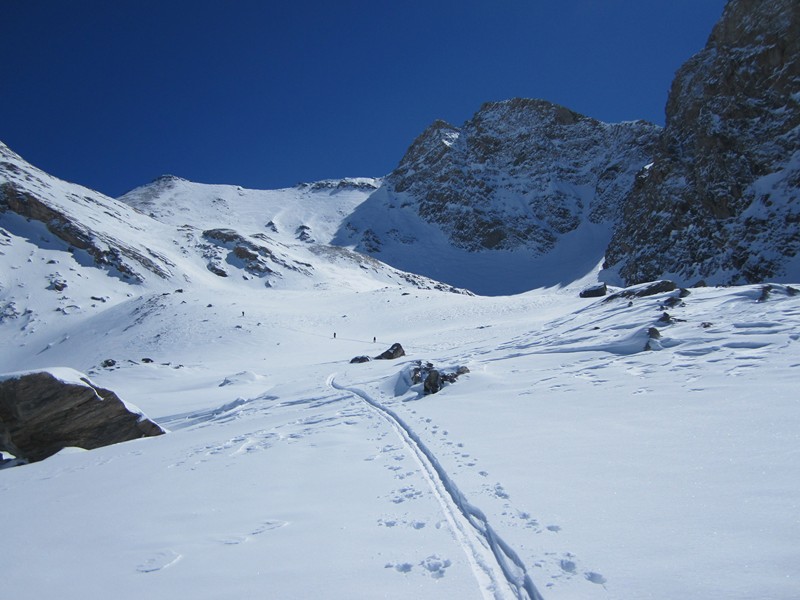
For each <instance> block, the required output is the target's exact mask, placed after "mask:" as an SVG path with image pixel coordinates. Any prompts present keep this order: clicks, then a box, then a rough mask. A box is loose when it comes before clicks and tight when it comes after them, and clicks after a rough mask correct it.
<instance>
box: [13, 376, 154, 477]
mask: <svg viewBox="0 0 800 600" xmlns="http://www.w3.org/2000/svg"><path fill="white" fill-rule="evenodd" d="M163 433H165V432H164V430H163V429H162V428H161V427H159V426H158V425H156V424H155V423H154V422H152V421H150V420H149V419H148V418H147V417H146V416H145V415H144V414H142V413H141V412H139V411H138V409H136V408H135V407H133V406H129V405H126V404H125V403H124V402H123V401H122V400H120V399H119V397H118V396H117V395H116V394H115V393H114V392H112V391H110V390H106V389H103V388H100V387H97V386H95V385H94V384H93V383H91V382H90V381H89V379H88V378H87V377H86V376H85V375H83V374H82V373H79V372H77V371H74V370H72V369H66V368H59V369H51V370H49V371H29V372H22V373H11V374H6V375H0V450H2V451H4V452H8V453H10V454H13V455H14V456H16V457H17V458H18V459H24V460H27V461H29V462H35V461H39V460H44V459H45V458H47V457H49V456H52V455H53V454H55V453H56V452H58V451H60V450H62V449H63V448H66V447H69V446H77V447H79V448H85V449H87V450H91V449H94V448H100V447H101V446H108V445H110V444H116V443H119V442H126V441H129V440H134V439H137V438H141V437H149V436H155V435H161V434H163Z"/></svg>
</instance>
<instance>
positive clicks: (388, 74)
mask: <svg viewBox="0 0 800 600" xmlns="http://www.w3.org/2000/svg"><path fill="white" fill-rule="evenodd" d="M724 5H725V0H558V1H549V0H441V1H437V0H395V1H388V0H387V1H384V0H371V1H366V0H360V1H359V0H337V1H335V2H332V1H325V2H322V1H303V0H295V1H292V2H290V1H288V0H286V1H280V2H279V1H275V0H273V1H268V0H186V1H183V0H180V1H178V0H174V1H173V0H159V1H152V0H135V1H134V0H70V1H64V0H2V6H1V7H0V140H2V141H3V142H5V143H6V144H8V145H9V146H10V147H11V148H12V149H13V150H15V151H16V152H18V153H19V154H21V155H22V156H23V157H24V158H26V159H27V160H28V161H29V162H31V163H33V164H35V165H36V166H38V167H40V168H42V169H44V170H45V171H48V172H50V173H52V174H54V175H57V176H58V177H61V178H62V179H67V180H69V181H74V182H77V183H81V184H84V185H87V186H89V187H92V188H94V189H97V190H100V191H102V192H105V193H107V194H109V195H112V196H117V195H120V194H122V193H124V192H125V191H127V190H129V189H131V188H133V187H135V186H137V185H140V184H143V183H146V182H148V181H150V180H152V179H153V178H154V177H157V176H158V175H160V174H162V173H172V174H175V175H180V176H182V177H185V178H187V179H191V180H193V181H202V182H207V183H235V184H239V185H243V186H245V187H252V188H276V187H286V186H291V185H294V184H295V183H297V182H299V181H314V180H318V179H324V178H335V177H345V176H381V175H384V174H386V173H388V172H389V171H391V170H392V169H393V168H394V167H395V166H396V165H397V163H398V161H399V160H400V158H401V157H402V156H403V153H404V152H405V150H406V149H407V148H408V146H409V144H410V143H411V142H412V141H413V140H414V138H415V137H416V136H417V135H418V134H419V133H421V131H422V130H423V129H424V128H425V127H426V126H427V125H428V124H430V123H431V122H432V121H433V120H434V119H437V118H442V119H445V120H447V121H449V122H451V123H453V124H454V125H460V124H462V123H463V122H464V121H465V120H467V119H469V118H470V117H471V116H472V114H473V113H474V112H475V111H476V110H478V108H479V107H480V105H481V104H482V103H483V102H485V101H488V100H503V99H506V98H511V97H515V96H523V97H530V98H544V99H546V100H550V101H553V102H557V103H559V104H563V105H565V106H567V107H569V108H571V109H573V110H576V111H578V112H582V113H584V114H587V115H589V116H592V117H595V118H598V119H601V120H604V121H609V122H612V121H622V120H632V119H639V118H642V119H647V120H650V121H653V122H656V123H659V124H663V120H664V117H663V113H664V104H665V102H666V98H667V92H668V90H669V85H670V82H671V80H672V77H673V74H674V72H675V70H676V69H677V68H678V67H679V66H680V65H681V64H682V63H683V62H684V61H685V60H686V59H687V58H689V57H690V56H691V55H692V54H694V53H696V52H697V51H699V50H700V49H702V47H703V46H704V45H705V42H706V40H707V38H708V35H709V33H710V32H711V28H712V26H713V25H714V23H715V22H716V21H717V19H718V18H719V16H720V15H721V13H722V9H723V7H724Z"/></svg>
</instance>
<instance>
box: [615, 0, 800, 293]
mask: <svg viewBox="0 0 800 600" xmlns="http://www.w3.org/2000/svg"><path fill="white" fill-rule="evenodd" d="M798 90H800V3H798V2H797V0H770V1H764V0H731V1H730V2H729V3H728V5H727V6H726V7H725V11H724V13H723V15H722V18H721V20H720V21H719V23H717V25H716V26H715V27H714V30H713V32H712V33H711V36H710V37H709V40H708V43H707V45H706V47H705V49H703V50H702V51H701V52H700V53H699V54H697V55H695V56H694V57H692V58H691V59H689V61H687V62H686V64H684V65H683V66H682V67H681V69H680V70H679V71H678V73H677V74H676V77H675V80H674V82H673V84H672V89H671V90H670V94H669V99H668V101H667V107H666V117H667V120H666V127H665V129H664V131H663V134H662V136H661V139H660V141H659V144H658V148H657V150H656V153H655V156H654V162H653V164H652V166H650V167H649V168H648V169H646V170H643V171H642V173H641V174H640V175H639V177H638V178H637V180H636V183H635V185H634V188H633V191H632V192H631V193H630V195H629V196H628V197H627V198H626V200H625V202H624V204H623V215H622V221H621V224H620V226H619V227H618V228H617V230H616V231H615V233H614V236H613V238H612V240H611V243H610V245H609V247H608V250H607V253H606V265H605V266H606V267H607V268H609V269H611V271H609V273H608V275H609V278H613V277H615V274H616V275H618V276H619V278H620V279H621V280H622V282H624V283H625V284H627V285H630V284H633V283H639V282H643V281H650V280H653V279H657V278H659V277H662V276H663V274H665V273H670V274H671V275H670V276H671V277H677V278H678V279H679V281H681V282H682V283H684V284H687V285H691V284H694V283H696V282H697V281H698V280H700V279H704V280H705V281H707V282H708V283H709V284H741V283H752V282H759V281H764V280H765V279H771V278H775V277H780V276H783V275H787V276H789V277H791V276H792V275H793V274H792V273H786V271H785V269H786V266H787V264H788V263H789V261H790V259H791V258H792V257H794V256H796V255H797V254H798V252H799V251H800V160H798V151H799V150H800V94H798Z"/></svg>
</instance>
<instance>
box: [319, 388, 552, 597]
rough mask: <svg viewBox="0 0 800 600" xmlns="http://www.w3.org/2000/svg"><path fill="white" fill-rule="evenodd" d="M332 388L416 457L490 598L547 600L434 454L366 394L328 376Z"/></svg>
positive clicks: (402, 421) (413, 432)
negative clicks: (354, 400) (359, 404)
mask: <svg viewBox="0 0 800 600" xmlns="http://www.w3.org/2000/svg"><path fill="white" fill-rule="evenodd" d="M327 384H328V386H330V387H332V388H334V389H336V390H340V391H344V392H349V393H350V394H353V395H355V396H357V397H358V398H360V399H361V400H363V401H364V402H365V403H366V405H367V406H368V407H370V409H371V410H372V411H373V412H374V413H376V414H377V415H378V416H380V417H382V418H383V419H384V420H385V421H387V422H388V424H389V425H390V426H391V427H392V429H394V431H395V433H397V435H398V437H399V438H400V439H401V440H402V442H403V445H404V446H405V448H406V449H407V450H408V451H409V453H410V454H411V455H412V456H413V457H414V459H415V461H416V462H417V464H418V466H419V467H420V471H421V474H422V476H423V477H424V478H425V480H426V481H427V482H428V485H429V486H430V489H431V491H432V493H433V495H434V497H436V499H437V500H438V501H439V504H440V505H441V507H442V510H443V512H444V514H445V516H446V518H447V521H448V523H449V524H450V527H451V529H452V531H453V533H454V535H455V537H456V539H457V541H458V543H459V545H460V546H461V548H462V549H463V550H464V552H465V554H466V556H467V559H468V561H469V563H470V567H471V568H472V572H473V574H474V575H475V578H476V579H477V581H478V584H479V586H480V588H481V592H482V593H483V596H484V598H486V599H487V600H507V599H508V600H543V599H542V596H541V594H539V592H538V590H537V589H536V586H535V585H534V584H533V581H532V580H531V578H530V576H529V575H528V572H527V569H526V568H525V565H524V563H523V562H522V559H521V558H520V557H519V555H518V554H517V553H516V552H515V551H514V549H513V548H511V547H510V546H509V545H508V544H507V543H506V542H505V541H504V540H503V539H502V538H501V537H500V536H499V535H498V534H497V532H496V531H495V530H494V528H493V527H492V526H491V525H490V524H489V520H488V518H487V517H486V514H485V513H484V512H483V511H482V510H481V509H479V508H478V507H476V506H474V505H472V504H470V503H469V501H468V500H467V499H466V497H465V496H464V494H463V493H462V492H461V491H460V490H459V489H458V487H457V486H456V484H455V482H453V480H452V479H451V478H450V476H449V475H448V474H447V472H446V471H445V469H444V468H443V467H442V465H441V463H440V462H439V460H438V459H437V458H436V456H435V455H434V454H433V452H432V451H431V450H430V449H429V448H428V447H427V446H426V445H425V443H424V442H423V441H422V440H421V439H420V437H419V436H418V435H417V433H416V432H415V431H414V430H413V428H412V427H411V426H409V425H408V424H407V423H406V422H405V421H404V420H403V419H402V418H401V417H400V416H399V415H398V414H397V413H396V412H394V411H393V410H392V409H390V408H388V407H386V406H384V405H383V404H381V403H380V402H378V401H377V400H375V399H374V398H373V397H372V396H370V395H369V394H367V393H366V392H365V391H363V390H361V389H358V388H355V387H349V386H344V385H340V384H338V383H337V382H336V375H335V374H332V375H330V376H329V377H328V381H327Z"/></svg>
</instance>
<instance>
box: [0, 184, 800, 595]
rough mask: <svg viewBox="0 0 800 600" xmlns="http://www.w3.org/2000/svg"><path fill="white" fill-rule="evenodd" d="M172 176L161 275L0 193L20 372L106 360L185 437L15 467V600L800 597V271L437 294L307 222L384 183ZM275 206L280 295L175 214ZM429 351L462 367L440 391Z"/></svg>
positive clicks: (13, 366) (120, 381)
mask: <svg viewBox="0 0 800 600" xmlns="http://www.w3.org/2000/svg"><path fill="white" fill-rule="evenodd" d="M173 182H174V183H173V185H174V186H175V188H174V189H175V190H176V191H175V192H174V193H175V194H176V195H174V196H173V197H171V198H172V199H171V200H170V201H169V202H165V203H164V205H163V206H160V205H150V206H149V207H148V208H147V210H145V211H144V213H135V214H136V215H137V216H136V217H134V218H133V223H132V224H131V226H132V227H133V226H135V227H136V229H135V231H136V234H135V236H136V239H137V243H138V244H140V245H141V246H143V247H153V248H160V249H161V250H160V251H161V252H163V255H164V257H166V258H167V259H168V260H169V261H170V262H171V263H172V265H173V266H172V267H171V268H170V271H171V273H172V275H171V278H170V279H167V280H163V279H161V278H159V277H152V276H148V277H147V278H146V281H145V282H144V283H142V284H141V285H131V284H128V283H125V282H123V281H120V280H119V279H118V278H115V277H109V276H108V274H107V273H106V272H105V271H103V270H100V269H97V268H94V267H92V266H89V265H85V264H79V263H78V262H76V261H75V259H74V258H73V255H72V254H70V253H69V252H67V251H66V249H65V248H63V247H62V246H61V245H59V244H58V243H56V242H54V241H53V236H52V235H50V234H49V233H48V232H47V231H46V230H44V229H43V228H40V229H36V228H33V227H30V228H29V229H26V230H25V231H26V233H25V235H21V234H19V233H18V232H19V231H20V227H19V225H20V223H17V222H15V221H14V220H13V217H12V216H11V215H10V214H8V213H4V214H2V215H0V227H1V228H2V235H3V237H2V238H0V242H2V240H3V239H7V240H8V243H5V242H2V245H0V273H1V274H2V276H1V277H0V308H3V307H9V306H12V305H13V307H14V310H13V311H11V310H10V309H8V310H2V311H0V314H1V315H4V316H3V317H2V318H1V319H0V336H2V339H3V342H4V344H3V347H2V350H0V373H17V372H19V371H29V370H33V369H44V368H46V369H48V370H50V371H51V372H55V373H60V374H61V375H60V376H61V377H68V378H73V379H74V378H75V377H77V378H78V379H80V377H82V375H81V374H86V375H88V376H89V377H90V378H91V380H92V381H93V382H96V383H97V384H98V385H100V386H102V387H104V388H107V389H110V390H113V391H115V392H116V393H117V394H118V395H119V396H120V397H121V398H125V399H126V400H129V401H131V402H134V403H135V404H136V405H137V406H139V407H140V408H141V409H142V410H143V411H144V412H145V413H146V414H147V415H148V416H149V417H150V418H152V419H153V420H155V421H156V422H157V423H158V424H159V425H161V426H162V427H164V428H165V429H167V430H169V432H170V433H168V434H167V435H163V436H158V437H153V438H146V439H140V440H135V441H132V442H128V443H124V444H118V445H114V446H109V447H105V448H100V449H97V450H92V451H86V452H80V451H69V450H67V451H62V452H61V453H59V454H58V455H56V456H54V457H51V458H49V459H47V460H45V461H42V462H38V463H34V464H30V465H25V466H19V467H14V468H6V469H3V470H2V472H0V495H2V498H3V507H4V511H5V514H6V519H4V523H3V541H4V547H5V549H6V551H5V552H4V554H3V560H2V561H0V580H2V582H3V593H4V597H5V596H7V597H9V598H47V597H53V596H56V595H58V596H59V597H61V598H65V599H66V600H69V599H72V598H75V599H77V598H87V597H88V598H106V597H109V596H113V597H115V598H120V599H123V600H124V599H126V598H131V599H133V598H142V597H148V598H153V599H155V600H158V599H168V598H176V597H192V598H197V599H203V598H209V599H211V598H214V599H218V598H252V597H266V598H326V599H332V600H337V599H348V600H350V599H354V598H364V599H368V598H369V599H372V598H398V599H399V598H404V599H405V598H419V599H425V598H430V599H440V598H458V599H471V598H474V599H476V600H479V599H495V598H497V599H502V598H529V597H530V598H536V597H538V596H539V595H541V597H542V598H545V599H546V600H578V599H580V600H587V599H588V600H592V599H601V598H602V599H620V600H626V599H630V598H653V599H664V600H667V599H672V598H703V599H710V600H717V599H719V600H722V599H724V600H750V599H752V598H770V599H772V600H790V599H794V598H796V597H797V590H798V589H800V588H799V587H798V578H800V546H799V545H798V544H797V540H798V539H800V518H798V515H800V510H799V509H800V483H798V482H800V460H798V448H800V443H799V442H800V405H798V402H800V401H799V400H798V396H797V384H796V382H797V376H798V368H800V345H798V342H799V341H800V333H799V332H800V295H797V294H793V292H792V288H789V287H786V286H780V285H775V286H773V288H772V290H771V292H770V293H769V294H768V295H766V296H765V295H764V294H763V290H762V287H761V286H744V287H730V288H698V289H693V290H691V294H690V295H689V296H687V297H685V298H683V299H682V301H683V303H684V304H683V305H682V304H680V303H678V304H677V305H676V306H674V307H670V306H667V305H666V304H664V303H665V302H666V301H667V300H668V299H669V298H671V297H674V296H676V295H677V293H678V291H677V290H676V291H675V292H670V293H666V294H659V295H655V296H650V297H645V298H633V299H628V298H625V299H617V300H611V301H605V300H604V299H603V298H598V299H580V298H578V295H577V292H578V291H579V290H580V289H582V287H583V285H585V284H586V283H589V282H590V281H592V278H593V277H594V281H596V271H597V265H595V264H594V262H593V261H594V260H596V259H595V258H593V259H592V261H589V260H588V259H586V264H584V263H581V262H580V260H579V259H580V258H581V257H579V256H575V257H573V258H574V259H575V261H576V262H575V267H574V268H573V267H570V268H571V269H572V270H573V271H575V272H579V273H580V272H581V271H582V272H585V273H586V276H585V277H581V278H580V279H579V280H578V281H564V282H561V281H560V278H559V276H558V275H559V274H558V273H556V272H553V273H543V274H541V276H542V277H544V278H547V279H549V280H552V281H554V282H556V284H554V285H553V286H550V287H548V288H541V289H536V290H532V291H528V292H526V293H522V294H518V295H512V296H492V297H484V296H469V295H463V294H454V293H450V292H446V291H442V290H436V289H419V288H416V287H413V286H411V285H410V284H408V283H407V282H405V280H403V279H402V278H399V277H397V275H396V272H395V271H392V270H390V269H389V268H388V267H383V266H381V265H380V264H379V263H377V262H376V261H373V262H372V263H366V262H365V263H363V265H364V267H362V266H360V265H359V263H358V262H357V261H355V260H351V259H345V258H342V257H341V256H340V255H338V254H337V256H339V258H337V259H335V260H334V259H331V258H330V256H328V255H327V254H314V253H313V252H310V251H307V250H306V249H307V248H308V244H307V243H305V242H301V241H299V240H296V239H294V232H295V228H296V226H297V225H298V224H301V223H305V224H309V226H310V227H311V228H312V230H313V235H314V236H315V237H316V239H317V244H318V250H319V248H324V246H323V245H324V244H325V243H327V242H328V241H330V240H329V236H332V235H334V232H336V231H337V230H338V229H339V226H340V225H341V223H342V222H343V221H344V220H345V218H347V217H348V216H349V215H350V214H351V213H352V211H355V210H356V209H357V207H358V206H360V204H359V203H360V202H363V201H364V200H365V198H366V197H367V196H368V194H369V192H368V191H365V190H361V191H356V190H355V189H354V188H352V189H351V188H348V189H344V188H343V189H340V190H339V191H338V192H337V193H334V192H333V191H332V189H335V188H326V189H318V190H316V191H315V190H312V189H311V188H309V187H299V188H297V189H295V190H294V191H291V190H285V191H281V192H280V193H277V192H276V193H275V194H274V195H273V196H270V194H256V193H255V192H253V193H252V194H251V192H250V191H248V190H238V189H237V188H235V187H231V186H220V188H219V189H214V190H213V191H212V192H211V193H210V195H208V196H202V194H205V193H206V192H207V191H208V188H203V187H201V186H199V184H191V183H190V182H182V181H179V180H177V181H176V180H173ZM48 184H49V185H51V186H52V187H51V188H49V189H50V190H51V192H52V193H53V194H56V192H57V190H56V191H53V190H55V188H57V187H58V185H59V184H58V183H57V182H55V181H50V180H48ZM194 186H197V188H196V189H195V192H197V194H200V196H199V197H200V199H201V200H202V199H203V198H206V199H209V198H213V197H217V196H220V197H224V198H225V199H226V201H227V202H228V205H227V206H228V208H227V209H226V210H220V209H219V208H218V207H216V206H215V204H214V203H213V202H212V201H211V200H209V201H208V202H206V201H205V200H203V201H200V200H198V201H197V203H196V204H194V205H193V204H192V203H193V200H192V198H195V199H196V198H197V197H198V196H192V194H190V193H189V190H190V188H193V187H194ZM180 190H183V192H181V191H180ZM204 190H205V191H204ZM178 192H180V193H178ZM184 192H185V194H184ZM240 193H241V194H242V195H241V196H240V195H239V194H240ZM87 194H88V193H87ZM181 194H184V195H181ZM84 195H86V194H84ZM270 197H271V198H272V199H270ZM293 198H295V199H297V204H298V207H299V208H298V209H297V212H294V211H293V210H292V205H291V202H293ZM95 199H96V200H97V201H98V202H101V203H103V202H105V200H104V199H103V198H97V197H96V198H95ZM76 202H77V201H76ZM65 205H66V204H65ZM76 206H79V205H78V204H69V205H68V208H70V210H73V211H77V210H78V209H77V208H76ZM112 206H114V207H116V210H117V212H116V213H114V216H113V218H112V217H109V218H108V219H106V218H105V217H103V216H102V215H103V213H102V211H100V212H98V214H96V215H94V216H95V218H96V219H97V220H98V227H102V228H105V229H106V230H109V231H112V232H113V233H114V237H116V238H119V239H123V240H124V239H130V236H131V235H132V234H131V233H130V228H129V227H128V226H126V225H125V218H127V217H126V216H125V215H127V214H128V213H127V212H126V210H127V209H126V208H125V205H124V204H122V203H116V202H114V203H112ZM259 206H260V208H259ZM192 207H193V209H192V210H183V209H184V208H190V209H191V208H192ZM85 210H87V211H88V209H85ZM146 212H153V214H154V215H156V217H158V218H160V219H162V220H159V221H156V220H154V219H152V218H151V217H148V216H146V214H145V213H146ZM162 213H163V214H162ZM226 215H227V216H226ZM123 217H125V218H123ZM240 218H246V219H248V220H247V221H246V222H245V224H244V225H242V224H241V223H240V222H238V219H240ZM151 221H152V223H151ZM269 221H273V222H274V223H276V224H277V229H278V233H275V232H272V233H271V235H274V240H273V241H274V246H273V247H275V248H278V247H280V248H281V251H283V252H284V253H285V254H286V256H287V257H289V258H292V259H294V258H296V259H298V260H305V261H307V262H308V263H309V264H311V265H312V267H313V268H311V269H310V270H309V272H310V274H307V275H301V274H286V276H285V277H283V278H282V279H279V280H277V281H276V285H275V286H274V287H272V288H269V289H268V288H266V287H265V286H264V285H263V284H262V283H261V282H257V281H256V282H255V283H254V280H253V279H245V278H244V277H242V276H241V272H239V271H234V270H233V269H234V267H231V276H229V277H227V278H220V277H217V276H215V275H213V274H212V273H210V272H209V271H208V270H207V269H206V268H205V267H204V263H203V262H202V260H201V259H200V256H199V255H198V254H197V253H196V252H195V248H194V247H193V246H192V245H191V244H189V243H188V242H185V241H184V238H182V237H180V235H178V234H176V233H175V231H176V229H175V228H176V227H180V226H182V225H184V224H186V223H188V224H189V225H190V226H191V227H195V228H197V229H208V228H211V227H228V226H230V227H232V228H234V229H236V230H237V231H239V233H242V234H246V235H249V234H252V233H253V232H256V231H265V232H267V233H270V232H269V231H267V230H266V229H264V225H265V224H266V223H268V222H269ZM112 223H113V225H112ZM27 225H30V224H27ZM34 230H35V231H34ZM166 232H172V233H171V234H170V235H172V236H173V237H171V238H165V237H161V236H163V235H165V233H166ZM41 236H45V237H47V238H48V239H49V240H50V242H49V243H45V242H42V241H41V239H40V237H41ZM173 240H174V241H173ZM40 242H41V243H40ZM331 252H333V253H335V252H336V251H331ZM351 258H352V257H351ZM51 261H56V262H55V263H52V262H51ZM365 267H366V268H365ZM557 267H558V265H556V264H553V265H550V266H547V268H548V269H553V270H555V269H557ZM578 267H580V268H578ZM575 269H577V271H576V270H575ZM55 273H58V274H59V275H60V276H61V277H62V278H63V279H64V280H65V282H66V283H67V287H66V288H65V289H63V290H62V291H56V290H53V289H47V288H48V282H49V277H51V276H53V275H54V274H55ZM499 277H500V275H499V274H498V278H499ZM562 283H563V285H561V284H562ZM795 287H796V286H795ZM179 290H180V291H179ZM68 306H75V307H77V308H75V309H73V310H67V311H62V310H59V309H60V308H65V307H68ZM665 311H667V312H669V314H670V315H671V317H672V318H673V321H672V322H671V323H666V322H665V323H662V322H660V321H659V319H660V317H661V316H662V314H663V313H664V312H665ZM12 313H13V314H12ZM5 315H8V316H5ZM651 327H655V328H657V329H658V330H659V332H660V336H661V337H660V339H659V340H658V342H659V343H658V344H653V345H652V347H653V348H654V349H653V350H651V351H645V350H644V347H645V344H647V342H648V340H649V336H648V330H649V329H650V328H651ZM334 333H335V334H336V335H335V337H334ZM373 337H375V338H377V341H376V342H373ZM394 342H400V343H401V344H402V345H403V347H404V348H405V350H406V353H407V356H405V357H402V358H400V359H398V360H395V361H382V360H374V361H370V362H367V363H363V364H350V363H349V360H350V359H351V358H352V357H354V356H359V355H368V356H375V355H377V354H379V353H380V352H382V351H383V350H385V349H386V348H388V347H389V346H390V345H391V344H392V343H394ZM108 358H113V359H114V360H115V361H116V365H115V366H114V367H111V368H104V367H102V366H101V363H102V362H103V361H104V360H105V359H108ZM144 359H147V360H144ZM416 361H424V362H427V361H430V362H432V363H433V364H434V365H435V366H436V367H438V368H442V369H451V368H455V367H457V366H467V367H468V368H469V370H470V372H469V373H468V374H465V375H462V376H461V377H460V378H459V379H458V381H457V382H456V383H453V384H449V385H447V386H445V388H444V389H443V390H442V391H440V392H439V393H438V394H435V395H429V396H423V395H421V393H420V389H419V385H410V382H409V381H408V379H407V373H408V371H409V370H410V369H411V368H412V367H413V366H414V364H415V362H416ZM62 369H74V371H63V370H62ZM76 372H77V373H76Z"/></svg>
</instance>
